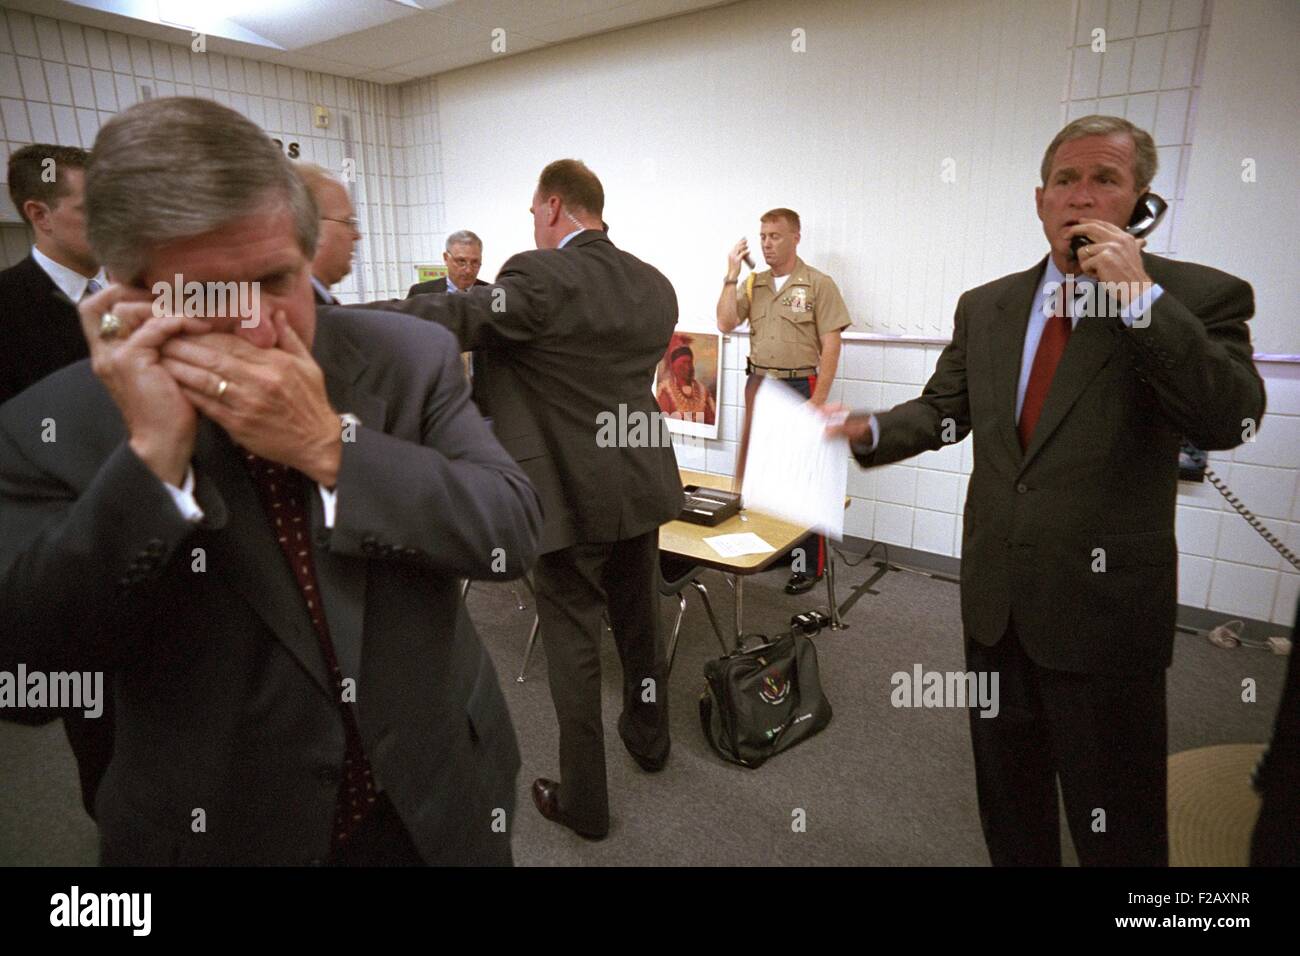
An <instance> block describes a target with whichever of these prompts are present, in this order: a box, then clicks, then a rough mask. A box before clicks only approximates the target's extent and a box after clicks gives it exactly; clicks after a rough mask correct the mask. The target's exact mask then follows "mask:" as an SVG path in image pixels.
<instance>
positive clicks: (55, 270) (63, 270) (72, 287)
mask: <svg viewBox="0 0 1300 956" xmlns="http://www.w3.org/2000/svg"><path fill="white" fill-rule="evenodd" d="M32 258H33V259H35V260H36V264H37V265H38V266H40V267H41V270H42V271H43V272H44V273H45V274H46V275H47V276H49V277H50V281H51V282H53V283H54V285H55V286H56V287H57V288H58V290H59V291H60V292H62V293H63V294H64V295H66V296H67V297H68V298H69V299H71V300H72V302H73V304H74V305H75V304H76V303H78V302H80V301H81V298H82V296H84V295H85V294H86V286H87V285H88V284H89V282H90V278H87V277H86V276H83V275H82V274H81V273H80V272H77V271H76V270H74V269H69V268H68V267H67V266H65V265H60V264H59V263H57V262H55V261H54V260H53V259H51V258H50V257H49V256H47V255H46V254H45V253H43V252H41V250H39V249H37V248H36V247H35V246H32ZM91 278H93V279H94V280H95V281H96V282H98V283H99V287H100V288H101V289H102V288H104V287H105V286H106V285H108V275H107V274H106V273H105V272H104V270H103V268H101V269H100V270H99V271H98V272H96V273H95V275H94V276H92V277H91Z"/></svg>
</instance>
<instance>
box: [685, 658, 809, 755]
mask: <svg viewBox="0 0 1300 956" xmlns="http://www.w3.org/2000/svg"><path fill="white" fill-rule="evenodd" d="M704 678H705V680H707V681H708V686H707V687H705V689H704V693H703V694H701V695H700V725H701V726H702V727H703V728H704V736H705V738H706V739H707V740H708V741H709V744H710V746H712V747H713V749H714V750H715V751H717V754H718V756H719V757H721V758H722V759H723V760H729V761H731V762H732V763H738V764H740V765H741V766H744V767H750V768H754V767H759V766H762V764H763V763H764V762H765V761H766V760H767V759H768V758H769V757H771V756H772V755H773V754H778V753H780V752H781V751H782V750H787V749H789V748H790V747H793V746H794V745H795V744H797V743H799V741H801V740H806V739H807V738H809V737H811V736H812V735H813V734H815V733H817V732H818V731H819V730H821V729H822V728H823V727H825V726H826V725H827V724H829V723H830V722H831V705H830V701H828V700H827V699H826V696H825V695H824V694H823V693H822V687H821V681H820V680H819V679H818V676H817V650H816V648H815V647H813V642H812V641H811V640H809V639H808V637H807V636H805V635H804V634H800V633H788V634H782V635H780V636H778V637H777V638H775V639H774V640H772V641H771V642H770V643H766V644H762V645H760V646H758V647H754V648H751V649H749V650H744V649H742V650H739V651H736V652H735V653H733V654H728V655H727V656H726V657H722V658H719V659H717V660H713V661H709V662H708V663H707V664H705V665H704Z"/></svg>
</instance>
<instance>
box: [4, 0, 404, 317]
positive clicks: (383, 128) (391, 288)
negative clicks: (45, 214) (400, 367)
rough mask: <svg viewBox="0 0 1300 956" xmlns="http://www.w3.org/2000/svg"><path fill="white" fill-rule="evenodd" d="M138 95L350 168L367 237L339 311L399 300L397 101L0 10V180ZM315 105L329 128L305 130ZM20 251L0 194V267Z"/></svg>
mask: <svg viewBox="0 0 1300 956" xmlns="http://www.w3.org/2000/svg"><path fill="white" fill-rule="evenodd" d="M145 90H147V91H148V92H147V93H146V92H145ZM146 95H148V96H171V95H183V96H201V97H208V98H211V99H215V100H217V101H218V102H220V103H224V104H226V105H227V106H230V107H232V108H234V109H237V110H239V111H240V112H242V113H244V115H246V116H248V117H249V118H250V119H252V120H253V121H254V122H256V123H258V125H260V126H261V127H262V128H263V129H265V130H266V132H267V133H268V134H269V135H270V136H272V137H275V138H277V139H279V140H281V141H282V142H286V143H288V142H297V143H299V144H300V150H301V152H300V158H302V159H305V160H309V161H311V162H316V163H319V164H320V165H322V166H325V167H327V168H329V169H331V170H334V171H335V172H340V171H341V170H342V169H343V159H344V157H345V155H346V156H349V157H350V158H353V159H355V160H356V169H357V173H358V175H357V177H356V182H355V183H354V184H353V192H354V200H355V202H356V206H357V216H358V218H359V219H360V220H361V221H362V223H363V224H365V225H364V226H363V231H364V232H366V233H367V235H366V238H365V239H364V240H363V242H362V243H360V244H359V245H358V247H357V253H356V256H355V260H354V266H353V274H352V275H351V276H349V277H348V278H347V279H345V280H344V281H343V283H341V284H340V286H339V288H338V289H337V290H336V291H337V292H338V294H339V297H340V298H341V299H343V300H344V301H358V300H360V299H367V300H369V299H375V298H383V297H388V296H392V295H396V294H398V292H399V290H398V288H397V272H398V270H397V263H398V256H397V244H398V242H397V232H396V230H395V229H394V228H392V227H393V224H394V220H395V216H396V214H395V209H396V205H397V204H396V203H395V201H394V198H393V192H394V182H393V179H394V177H393V174H392V171H391V162H392V158H391V157H392V156H393V155H394V154H395V153H396V151H395V150H392V149H390V148H389V147H390V145H391V140H392V137H393V135H395V134H396V133H397V132H400V131H399V130H397V127H398V125H399V124H398V123H397V106H398V103H397V99H396V97H397V93H396V91H395V90H390V89H387V88H385V87H382V86H379V85H378V84H374V83H365V82H362V81H359V80H351V79H345V78H343V77H335V76H331V75H329V74H323V73H309V72H307V71H304V70H297V69H290V68H288V67H285V66H278V65H273V64H270V63H260V62H258V61H255V60H247V59H241V58H239V57H227V56H223V55H221V54H217V53H194V52H192V51H191V50H190V48H189V47H187V46H177V45H172V44H167V43H162V42H159V41H156V40H155V41H148V40H144V39H142V38H140V37H128V36H125V35H123V34H120V33H114V32H111V31H104V30H99V29H97V28H94V27H84V26H81V25H79V24H75V23H68V22H66V21H59V20H54V19H50V18H47V17H33V16H31V15H30V14H27V13H23V12H21V11H17V10H8V9H0V123H2V124H3V127H2V128H0V147H3V150H4V153H3V156H0V179H3V177H4V176H5V175H6V172H5V169H4V165H5V163H4V162H3V161H7V160H8V157H9V154H10V153H11V152H12V151H13V150H15V149H17V148H18V147H20V146H24V145H27V144H28V143H32V142H57V143H61V144H64V145H69V146H82V147H84V148H87V149H88V148H90V146H91V145H92V144H93V143H94V139H95V135H96V134H97V133H98V132H99V127H100V125H101V124H102V123H104V122H105V121H106V120H107V119H108V118H109V117H110V116H112V115H113V114H114V113H116V112H117V111H118V110H121V109H125V108H126V107H128V106H131V105H133V104H134V103H136V102H138V101H139V100H140V99H141V98H143V97H144V96H146ZM314 104H323V105H325V106H327V107H328V108H329V109H330V113H331V117H330V125H329V127H328V128H327V129H324V130H321V129H317V128H315V127H314V126H313V125H312V110H311V107H312V106H313V105H314ZM28 247H29V240H28V237H27V232H26V227H25V226H23V225H22V223H21V220H20V218H19V216H18V213H17V211H16V210H14V209H13V206H12V203H10V201H9V198H8V195H7V190H0V255H2V256H3V261H2V263H0V264H3V265H10V264H12V263H14V262H16V261H17V260H18V259H21V258H22V257H23V256H24V255H26V254H27V249H28ZM408 285H409V283H408ZM405 290H406V286H401V289H400V291H401V292H405Z"/></svg>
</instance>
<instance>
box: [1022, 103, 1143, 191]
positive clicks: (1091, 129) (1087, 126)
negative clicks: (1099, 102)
mask: <svg viewBox="0 0 1300 956" xmlns="http://www.w3.org/2000/svg"><path fill="white" fill-rule="evenodd" d="M1115 133H1127V134H1128V135H1129V136H1131V137H1132V138H1133V180H1134V183H1133V185H1134V186H1136V187H1137V191H1138V192H1139V193H1144V192H1146V191H1147V187H1149V186H1150V185H1151V180H1153V179H1155V178H1156V165H1157V163H1158V160H1157V158H1156V143H1155V140H1153V139H1152V138H1151V134H1150V133H1148V132H1147V131H1146V130H1144V129H1143V128H1142V127H1140V126H1134V125H1133V124H1132V123H1130V122H1129V121H1128V120H1126V119H1123V118H1122V117H1119V116H1102V115H1100V114H1098V113H1093V114H1092V115H1091V116H1080V117H1079V118H1078V119H1077V120H1075V121H1074V122H1073V123H1070V124H1068V125H1067V126H1066V127H1065V128H1064V129H1063V130H1061V131H1060V132H1059V133H1057V134H1056V136H1055V138H1054V139H1053V140H1052V141H1051V143H1049V144H1048V146H1047V152H1046V153H1044V154H1043V167H1042V169H1041V170H1040V172H1041V174H1042V177H1043V185H1044V186H1046V185H1047V177H1048V176H1050V175H1052V163H1053V162H1054V161H1055V159H1056V150H1057V149H1058V148H1059V147H1060V145H1061V144H1062V143H1068V142H1070V140H1073V139H1083V138H1084V137H1085V136H1112V135H1114V134H1115Z"/></svg>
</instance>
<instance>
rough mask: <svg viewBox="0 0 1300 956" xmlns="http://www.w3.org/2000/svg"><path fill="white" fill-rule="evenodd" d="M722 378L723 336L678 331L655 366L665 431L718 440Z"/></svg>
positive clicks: (655, 385) (656, 391)
mask: <svg viewBox="0 0 1300 956" xmlns="http://www.w3.org/2000/svg"><path fill="white" fill-rule="evenodd" d="M721 379H722V335H721V333H718V332H692V331H685V330H681V329H679V330H678V331H676V332H674V333H673V337H672V338H671V339H669V341H668V350H667V351H666V352H664V357H663V358H662V359H660V360H659V364H658V365H657V366H656V367H655V381H654V394H655V399H656V401H658V403H659V410H660V411H661V412H663V414H664V417H665V419H666V420H667V423H668V430H669V431H673V432H678V433H680V434H683V435H695V436H697V437H700V438H717V437H718V388H719V382H720V381H721Z"/></svg>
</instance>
